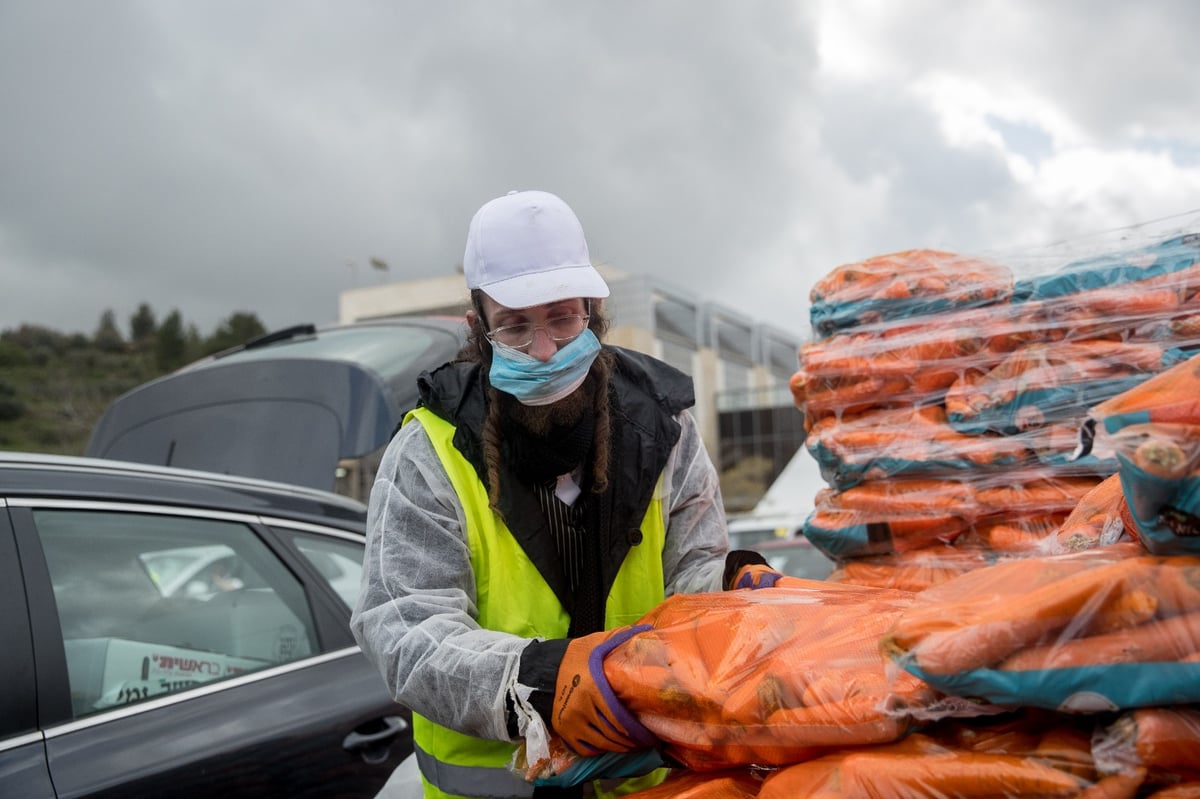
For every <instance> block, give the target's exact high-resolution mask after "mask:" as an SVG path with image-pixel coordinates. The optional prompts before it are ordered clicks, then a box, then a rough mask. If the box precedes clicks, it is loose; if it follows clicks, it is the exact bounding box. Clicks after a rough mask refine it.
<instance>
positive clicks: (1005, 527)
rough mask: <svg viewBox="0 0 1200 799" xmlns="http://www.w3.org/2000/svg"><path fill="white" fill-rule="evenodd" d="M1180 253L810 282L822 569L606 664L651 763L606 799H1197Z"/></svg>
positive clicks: (1195, 543)
mask: <svg viewBox="0 0 1200 799" xmlns="http://www.w3.org/2000/svg"><path fill="white" fill-rule="evenodd" d="M1198 239H1200V237H1197V236H1194V235H1193V236H1180V237H1176V238H1172V239H1167V240H1163V241H1161V242H1157V243H1155V244H1153V245H1151V246H1147V247H1143V248H1140V249H1138V250H1136V251H1134V252H1132V253H1125V254H1123V255H1122V256H1120V257H1113V258H1110V259H1107V260H1099V261H1098V260H1096V259H1093V260H1092V261H1089V262H1087V263H1086V264H1082V265H1080V264H1076V265H1073V266H1072V267H1071V268H1070V269H1065V270H1060V271H1058V272H1055V273H1052V274H1048V275H1046V276H1044V277H1042V278H1039V279H1029V280H1012V279H1011V278H1010V277H1009V276H1007V273H1006V271H1005V270H1003V269H1000V268H997V267H995V266H991V265H987V264H983V263H979V262H973V261H964V260H963V259H959V258H957V257H954V256H949V255H945V254H937V253H908V254H901V255H899V256H892V257H890V260H888V259H880V260H879V261H878V262H868V264H866V265H860V266H862V267H863V268H862V269H860V270H859V271H858V272H854V271H852V270H850V269H846V268H843V269H842V270H840V271H839V272H838V274H837V275H836V279H833V276H831V279H830V280H828V281H825V282H823V283H822V285H821V286H819V288H820V289H821V293H815V294H814V312H813V322H814V327H815V328H816V329H818V330H819V331H821V332H822V333H823V334H824V335H825V336H826V338H825V339H823V340H822V341H821V342H818V344H817V345H813V346H812V347H810V348H809V349H808V351H806V352H802V354H801V360H802V370H801V371H802V374H801V376H800V377H799V378H798V379H797V380H795V381H793V388H794V389H795V390H796V398H797V404H798V407H799V408H800V409H801V410H802V411H803V412H804V413H805V415H806V420H807V422H808V424H809V428H810V431H811V433H812V436H813V437H812V438H810V451H813V452H814V454H818V457H819V459H820V458H824V459H825V460H823V461H822V465H823V466H824V467H826V472H825V474H826V478H827V480H829V481H830V487H829V488H828V489H827V490H825V491H824V492H822V496H821V497H820V501H819V502H818V508H817V511H816V512H815V513H814V517H815V522H816V523H819V524H820V525H823V526H824V527H826V528H828V532H830V534H829V535H827V536H826V537H825V538H824V539H822V542H821V544H822V548H824V549H826V551H828V552H830V553H831V554H833V555H834V556H835V557H837V558H838V559H839V561H840V563H841V568H839V571H838V572H835V576H834V578H832V579H831V580H829V581H820V582H817V581H808V580H800V579H796V578H791V577H785V578H783V579H781V580H780V581H779V582H778V583H777V584H776V585H775V586H774V587H771V588H764V589H758V590H739V591H726V592H721V593H714V594H699V595H677V596H672V597H670V598H668V599H667V600H666V601H665V602H664V603H662V604H661V605H660V606H659V607H658V608H656V609H655V610H654V611H652V612H651V613H649V614H647V615H646V616H645V617H644V618H643V619H642V620H641V621H642V623H645V624H648V625H650V626H651V629H650V630H648V631H646V632H644V633H641V634H639V635H637V636H635V637H633V638H631V639H630V640H629V641H627V642H626V643H624V644H623V645H622V646H620V647H618V648H617V649H615V650H614V651H613V652H612V653H610V654H609V656H608V657H607V659H606V660H605V661H604V670H605V674H606V676H607V677H608V679H609V682H610V683H611V685H612V688H613V691H614V692H615V694H616V696H617V697H618V698H619V699H620V700H621V702H622V703H623V704H624V705H625V706H626V707H627V708H628V709H629V710H630V711H631V712H633V713H634V714H635V715H636V716H637V717H638V719H639V720H640V721H641V722H642V723H643V724H644V725H645V726H646V727H647V728H648V729H649V730H650V731H651V732H653V733H654V734H655V736H656V737H657V738H658V739H659V742H660V745H659V750H660V752H661V754H662V756H663V757H664V758H665V759H666V761H667V762H668V763H669V764H671V765H672V766H674V770H673V771H672V772H671V774H670V775H669V776H668V777H667V778H666V780H665V781H664V782H662V783H661V784H660V785H658V786H656V787H653V788H648V789H645V790H641V791H638V792H635V793H633V794H630V795H631V796H633V797H637V798H639V799H662V798H665V797H690V799H751V798H752V797H759V798H760V799H791V798H792V797H822V798H824V799H832V798H833V797H872V798H874V797H885V796H887V797H990V798H991V799H1002V798H1003V799H1008V798H1010V797H1011V798H1012V799H1018V798H1019V797H1080V798H1081V799H1100V798H1103V799H1151V797H1153V799H1181V797H1197V799H1200V355H1197V354H1195V353H1196V351H1197V344H1200V338H1197V337H1196V336H1197V332H1196V331H1197V327H1198V326H1200V240H1198ZM914 259H915V260H914ZM885 262H886V263H885ZM914 264H915V266H914ZM910 266H911V268H909V267H910ZM868 286H870V287H873V288H870V289H869V290H868V289H867V287H868ZM839 287H840V288H839ZM835 288H838V291H835V290H834V289H835ZM851 288H856V289H862V291H861V292H860V293H859V294H855V293H854V292H852V291H850V289H851ZM853 298H857V299H853ZM817 300H820V302H817ZM947 320H949V321H947ZM967 320H974V321H971V322H969V323H968V321H967ZM1019 321H1020V322H1021V324H1018V322H1019ZM951 322H953V324H951ZM839 337H854V341H855V342H856V343H855V344H854V345H851V344H850V342H849V339H847V340H846V342H845V344H844V346H843V344H838V343H837V340H838V339H839ZM871 342H874V343H875V349H874V350H872V349H871V348H870V347H869V346H868V344H870V343H871ZM839 348H841V349H839ZM1050 350H1054V351H1055V352H1056V353H1058V356H1056V357H1049V356H1046V355H1045V353H1047V352H1049V351H1050ZM885 353H888V354H886V355H885ZM1035 353H1040V354H1036V355H1035ZM1064 353H1065V354H1066V356H1063V354H1064ZM1155 353H1157V355H1155ZM835 356H836V358H835ZM1059 356H1062V357H1059ZM837 358H841V359H842V360H844V361H845V362H846V363H845V365H844V366H841V367H838V369H841V370H842V371H840V372H839V371H837V370H836V369H834V368H833V367H832V366H831V364H833V363H834V362H835V360H836V359H837ZM855 359H858V360H855ZM904 359H907V360H904ZM1070 359H1075V360H1074V361H1072V360H1070ZM852 361H853V366H852V365H851V362H852ZM1034 361H1037V362H1038V363H1039V364H1040V366H1038V367H1037V368H1034V367H1033V366H1031V365H1030V364H1032V363H1033V362H1034ZM900 363H902V364H903V366H897V365H896V364H900ZM1018 363H1020V364H1021V367H1020V368H1017V364H1018ZM1005 364H1008V365H1009V366H1004V365H1005ZM893 366H895V368H893ZM1002 367H1003V368H1002ZM1019 376H1020V377H1019ZM985 385H986V386H987V388H986V389H980V388H979V387H980V386H985ZM976 390H978V391H979V393H977V394H974V395H972V393H971V392H972V391H976ZM873 392H874V393H873ZM835 395H836V396H838V398H837V399H833V397H834V396H835ZM814 397H816V398H817V399H818V400H819V401H818V402H817V403H816V404H810V403H809V400H811V399H813V398H814ZM873 425H878V426H877V427H873ZM872 442H874V443H872ZM810 521H814V520H810ZM810 528H811V530H810V529H809V528H806V532H811V533H813V534H812V535H811V537H813V539H814V543H818V541H817V539H818V538H819V537H820V536H821V535H822V534H823V532H826V531H824V530H823V529H817V528H816V527H814V526H813V525H810ZM832 531H837V532H838V534H839V535H842V536H845V537H844V538H838V537H836V536H834V535H832ZM851 566H855V567H859V568H857V569H851V568H850V567H851ZM568 759H569V758H568ZM526 776H527V777H530V776H531V775H529V774H526Z"/></svg>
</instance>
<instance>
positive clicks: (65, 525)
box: [34, 508, 316, 718]
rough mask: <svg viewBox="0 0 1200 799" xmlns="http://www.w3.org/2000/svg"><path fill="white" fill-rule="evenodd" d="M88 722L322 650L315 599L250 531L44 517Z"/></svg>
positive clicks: (121, 515) (40, 522)
mask: <svg viewBox="0 0 1200 799" xmlns="http://www.w3.org/2000/svg"><path fill="white" fill-rule="evenodd" d="M34 521H35V524H36V526H37V532H38V536H39V539H40V541H41V544H42V548H43V550H44V552H45V556H46V563H47V566H48V568H49V571H50V579H51V583H52V585H53V589H54V597H55V602H56V604H57V606H58V614H59V621H60V624H61V628H62V634H63V644H64V646H65V649H66V656H67V669H68V674H69V679H70V684H71V701H72V707H73V709H74V715H75V717H76V718H79V717H82V716H86V715H89V714H91V713H95V712H98V711H101V710H105V709H108V708H111V707H115V706H119V705H126V704H130V703H133V702H139V701H142V700H145V699H149V698H153V697H157V696H161V695H163V694H168V693H174V692H177V691H185V690H188V689H190V688H193V687H196V686H199V685H203V684H205V683H209V682H212V681H215V680H220V679H227V678H230V677H234V676H237V675H241V674H247V673H250V672H253V671H256V670H259V669H263V668H268V667H270V666H274V665H277V664H280V663H286V662H288V661H292V660H296V659H297V658H302V657H306V656H308V655H311V654H313V652H314V651H315V649H316V636H315V628H314V625H313V619H312V614H311V611H310V610H309V607H308V601H307V598H306V596H305V594H304V589H303V587H302V586H301V584H300V583H299V581H298V580H297V579H296V577H295V575H293V574H292V573H291V572H290V571H288V570H287V568H286V567H285V566H284V565H283V564H282V563H281V562H280V561H279V559H278V558H277V557H276V556H275V555H274V554H273V553H272V552H271V551H270V549H268V548H267V546H266V545H265V544H264V543H263V542H262V541H261V540H260V539H259V538H258V537H257V536H256V535H255V534H254V531H253V530H252V529H251V528H250V527H248V526H247V525H245V524H242V523H240V522H237V521H228V520H223V519H211V518H198V517H189V516H174V515H166V514H161V515H160V514H150V513H133V512H116V511H103V510H67V509H57V508H56V509H39V510H35V511H34Z"/></svg>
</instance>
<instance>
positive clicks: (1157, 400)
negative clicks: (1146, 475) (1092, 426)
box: [1088, 356, 1200, 433]
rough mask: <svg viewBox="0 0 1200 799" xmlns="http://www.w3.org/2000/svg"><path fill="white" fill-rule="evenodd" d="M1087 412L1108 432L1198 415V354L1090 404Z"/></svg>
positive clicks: (1194, 419)
mask: <svg viewBox="0 0 1200 799" xmlns="http://www.w3.org/2000/svg"><path fill="white" fill-rule="evenodd" d="M1088 416H1089V417H1090V418H1092V419H1094V420H1096V421H1098V422H1100V423H1102V424H1103V426H1104V429H1105V430H1106V431H1107V432H1109V433H1115V432H1116V431H1117V430H1119V429H1120V428H1122V427H1125V426H1126V425H1128V424H1130V423H1131V422H1133V423H1144V422H1184V423H1189V422H1190V423H1193V424H1194V423H1195V421H1196V420H1197V419H1200V356H1195V357H1193V358H1191V359H1189V360H1186V361H1184V362H1183V363H1178V364H1175V365H1174V366H1172V367H1170V368H1169V369H1166V370H1164V371H1161V372H1159V373H1158V374H1156V375H1154V376H1153V377H1150V378H1148V379H1147V380H1145V381H1143V382H1141V383H1139V384H1138V385H1137V386H1135V387H1134V388H1131V389H1129V390H1128V391H1124V392H1122V393H1120V394H1118V395H1117V396H1115V397H1112V398H1110V399H1107V400H1105V401H1103V402H1100V403H1097V404H1096V405H1094V406H1092V408H1091V410H1090V411H1089V412H1088Z"/></svg>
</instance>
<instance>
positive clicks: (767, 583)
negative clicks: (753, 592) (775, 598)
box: [729, 563, 783, 589]
mask: <svg viewBox="0 0 1200 799" xmlns="http://www.w3.org/2000/svg"><path fill="white" fill-rule="evenodd" d="M782 576H783V575H782V574H780V573H779V572H777V571H775V570H774V569H772V568H771V567H770V566H764V565H762V564H759V563H752V564H750V565H749V566H743V567H742V568H741V569H739V570H738V573H737V574H736V575H735V576H734V578H733V581H732V582H731V583H730V586H729V587H730V589H736V588H770V587H771V586H773V585H775V583H776V582H778V580H779V578H780V577H782Z"/></svg>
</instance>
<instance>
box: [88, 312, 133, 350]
mask: <svg viewBox="0 0 1200 799" xmlns="http://www.w3.org/2000/svg"><path fill="white" fill-rule="evenodd" d="M92 341H93V343H95V345H96V348H97V349H99V350H103V351H104V352H121V351H122V350H124V349H125V339H124V338H122V337H121V331H120V330H118V329H117V318H116V316H115V315H114V314H113V312H112V309H111V308H110V309H107V310H105V311H104V313H102V314H100V323H99V324H98V325H96V332H95V333H94V334H92Z"/></svg>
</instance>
